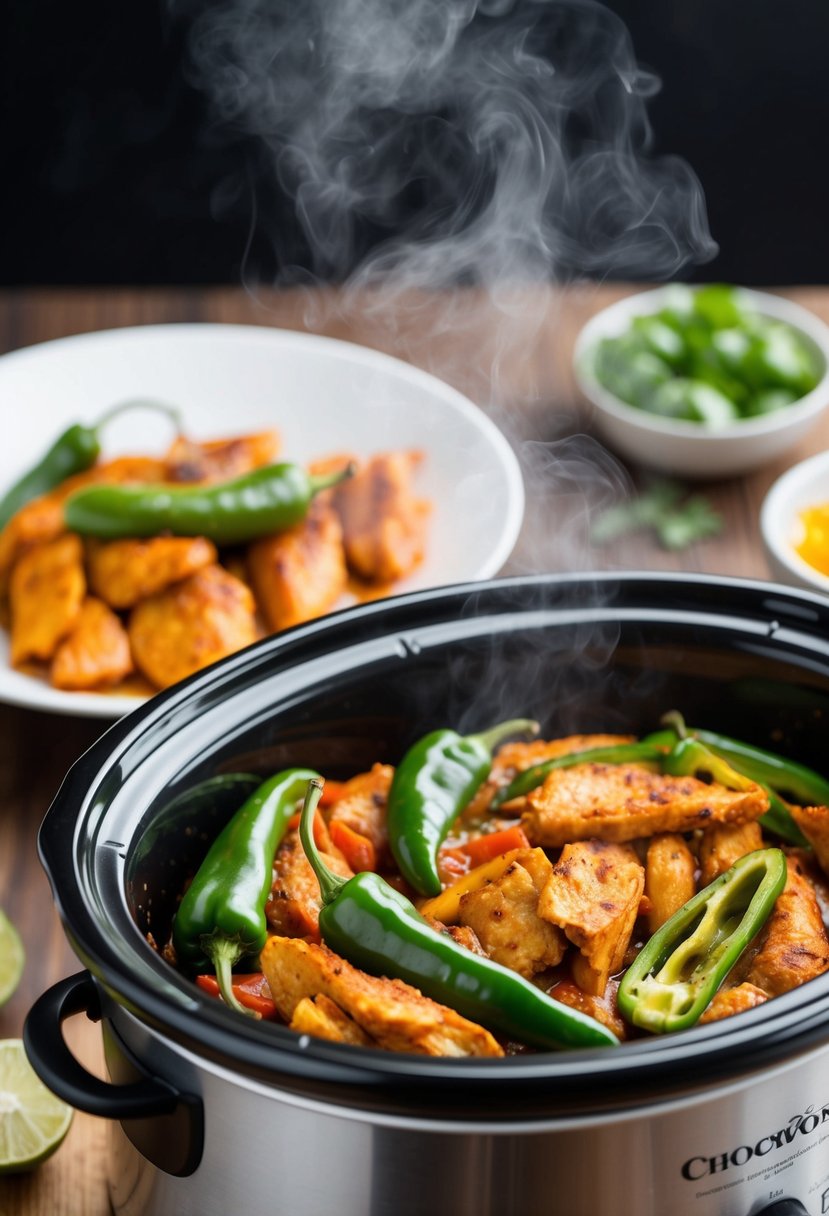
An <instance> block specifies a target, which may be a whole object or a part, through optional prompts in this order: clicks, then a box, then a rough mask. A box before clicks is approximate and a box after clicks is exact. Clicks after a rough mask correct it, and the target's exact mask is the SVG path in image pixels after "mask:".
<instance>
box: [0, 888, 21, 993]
mask: <svg viewBox="0 0 829 1216" xmlns="http://www.w3.org/2000/svg"><path fill="white" fill-rule="evenodd" d="M25 961H26V955H25V953H24V950H23V943H22V941H21V940H20V934H19V933H18V932H17V930H16V929H15V927H14V925H13V924H12V923H11V921H10V920H9V918H8V916H6V914H5V912H3V911H2V910H0V1005H5V1003H6V1001H7V1000H8V999H9V997H10V996H11V995H12V993H13V992H14V990H15V988H16V987H17V985H18V984H19V983H20V977H21V975H22V974H23V964H24V963H25Z"/></svg>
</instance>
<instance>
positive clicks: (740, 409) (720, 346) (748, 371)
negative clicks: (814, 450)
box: [591, 285, 823, 429]
mask: <svg viewBox="0 0 829 1216" xmlns="http://www.w3.org/2000/svg"><path fill="white" fill-rule="evenodd" d="M591 358H592V364H593V371H594V374H595V376H596V378H597V379H598V381H599V383H600V384H602V385H603V386H604V387H605V388H606V389H608V390H609V391H610V392H612V393H614V394H615V395H616V396H617V397H619V398H620V399H621V400H622V401H625V402H627V404H628V405H633V406H635V407H637V408H638V409H642V410H646V411H647V412H648V413H651V414H657V415H660V416H662V417H664V418H673V419H683V420H685V421H688V422H696V423H699V424H700V425H701V426H706V427H710V428H712V429H716V428H718V427H723V426H728V425H729V424H730V423H733V422H739V421H740V420H741V419H747V418H758V417H761V416H762V415H764V414H770V413H773V412H775V411H777V410H780V409H785V407H786V406H788V405H791V404H792V403H793V402H795V401H797V400H799V399H800V398H801V397H804V396H806V394H807V393H809V392H811V390H812V389H813V388H814V387H815V386H816V384H817V383H818V381H819V380H820V377H821V375H822V374H823V366H822V361H821V358H820V356H819V354H818V352H817V351H816V349H815V348H814V347H813V345H812V344H811V343H810V341H809V340H808V338H806V336H805V335H804V334H802V333H800V331H799V330H797V329H795V328H794V327H793V326H791V325H788V324H787V323H786V322H784V321H778V320H776V319H775V318H772V317H766V316H763V315H761V314H760V313H758V312H755V311H754V310H753V309H752V308H751V307H749V306H748V305H747V304H746V303H744V301H743V299H742V298H741V295H740V292H739V290H738V289H736V288H733V287H726V286H719V285H715V286H710V287H703V288H700V289H698V290H696V291H693V290H691V289H690V288H688V287H684V286H680V285H677V286H675V287H673V288H672V289H670V292H669V294H668V298H667V301H666V303H665V305H664V306H663V307H662V308H661V309H660V310H659V311H658V312H655V313H650V314H644V315H639V316H636V317H634V318H633V320H632V322H631V324H630V326H629V327H628V329H627V331H626V332H625V333H622V334H620V335H618V336H617V337H608V338H603V339H602V340H601V341H600V342H599V343H598V344H597V346H596V347H595V349H594V351H593V352H592V356H591Z"/></svg>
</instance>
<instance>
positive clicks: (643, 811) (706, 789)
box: [522, 764, 769, 846]
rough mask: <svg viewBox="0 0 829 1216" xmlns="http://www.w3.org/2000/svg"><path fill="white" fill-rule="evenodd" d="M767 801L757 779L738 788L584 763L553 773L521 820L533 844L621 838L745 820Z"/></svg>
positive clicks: (535, 793) (531, 799)
mask: <svg viewBox="0 0 829 1216" xmlns="http://www.w3.org/2000/svg"><path fill="white" fill-rule="evenodd" d="M768 807H769V802H768V798H767V796H766V794H765V793H764V791H763V790H762V789H761V788H760V786H759V785H752V786H751V787H750V788H749V789H747V790H739V791H736V790H728V789H726V788H725V787H724V786H722V785H717V784H715V783H712V784H710V785H707V784H706V783H705V782H704V781H698V780H697V778H696V777H669V776H663V775H662V774H660V773H650V772H648V771H647V770H646V769H644V768H642V767H639V766H637V765H632V764H580V765H576V766H575V767H574V768H563V769H556V770H554V771H553V772H552V773H549V774H548V775H547V777H546V779H545V781H544V784H543V785H542V786H540V787H539V788H538V789H536V790H533V791H532V792H531V793H529V794H528V795H527V810H526V811H525V812H524V814H523V816H522V822H523V825H524V828H525V830H526V833H527V835H528V836H529V838H530V840H531V841H532V842H533V844H540V845H545V846H560V845H564V844H567V842H568V841H572V840H588V839H589V838H590V837H599V838H601V839H602V840H608V841H617V842H618V841H625V840H636V839H638V838H639V837H641V836H653V835H654V834H655V833H657V832H690V831H691V830H692V829H694V828H702V827H707V826H709V825H710V824H713V823H747V822H749V821H750V820H753V819H759V818H760V816H761V815H762V814H763V813H764V812H765V811H767V810H768Z"/></svg>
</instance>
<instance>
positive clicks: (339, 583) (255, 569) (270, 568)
mask: <svg viewBox="0 0 829 1216" xmlns="http://www.w3.org/2000/svg"><path fill="white" fill-rule="evenodd" d="M248 571H249V574H250V581H251V585H252V587H253V590H254V593H255V595H256V599H257V602H258V604H259V607H260V609H261V611H262V615H263V617H264V618H265V623H266V624H267V626H268V628H269V629H272V630H278V629H288V628H289V627H290V626H291V625H299V624H301V622H302V621H310V620H312V619H313V618H314V617H318V616H322V615H323V613H325V612H329V611H330V610H331V609H332V608H333V607H334V605H335V604H336V602H337V600H338V599H339V598H340V596H341V595H342V593H343V591H344V590H345V587H346V583H347V581H348V572H347V570H346V568H345V551H344V549H343V534H342V527H341V526H340V521H339V517H338V516H337V513H336V511H334V509H333V508H332V507H330V506H328V505H326V503H324V502H319V501H314V502H312V504H311V507H310V510H309V511H308V514H307V515H306V517H305V519H304V520H303V521H302V523H300V524H296V526H295V527H293V528H288V529H287V531H285V532H279V533H277V534H276V535H275V536H264V537H262V539H261V540H257V541H255V542H254V543H253V544H252V545H251V546H250V549H249V550H248Z"/></svg>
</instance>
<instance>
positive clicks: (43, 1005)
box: [23, 971, 181, 1119]
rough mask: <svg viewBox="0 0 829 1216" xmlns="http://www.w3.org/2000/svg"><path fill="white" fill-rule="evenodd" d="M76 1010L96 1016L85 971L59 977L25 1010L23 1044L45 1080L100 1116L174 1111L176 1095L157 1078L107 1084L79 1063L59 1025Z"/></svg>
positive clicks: (95, 1001) (97, 1005) (95, 995)
mask: <svg viewBox="0 0 829 1216" xmlns="http://www.w3.org/2000/svg"><path fill="white" fill-rule="evenodd" d="M76 1013H86V1014H87V1016H88V1017H90V1018H91V1019H92V1020H93V1021H97V1020H98V1019H99V1018H100V1016H101V1008H100V1002H99V999H98V990H97V989H96V987H95V984H94V983H93V981H92V976H91V975H90V974H89V972H88V971H80V972H78V974H77V975H70V976H69V977H68V978H67V979H65V980H60V981H59V982H58V983H57V984H54V985H53V986H52V987H51V988H48V989H47V990H46V992H44V993H43V995H42V996H40V997H38V999H37V1000H36V1001H35V1003H34V1005H33V1006H32V1008H31V1009H30V1010H29V1014H28V1017H27V1018H26V1022H25V1025H24V1027H23V1043H24V1045H25V1048H26V1055H27V1056H28V1057H29V1061H30V1062H31V1065H32V1068H34V1070H35V1072H36V1073H37V1075H38V1076H39V1077H40V1079H41V1081H43V1083H44V1085H47V1086H48V1087H49V1089H51V1090H52V1092H53V1093H56V1094H57V1095H58V1097H59V1098H63V1100H64V1102H68V1103H69V1105H70V1106H74V1107H76V1108H77V1109H78V1110H82V1111H85V1112H86V1113H87V1114H89V1115H102V1116H103V1117H104V1118H105V1119H141V1118H145V1117H146V1116H148V1115H166V1114H169V1113H171V1112H172V1111H174V1110H175V1108H176V1104H177V1103H178V1101H179V1099H180V1097H181V1095H180V1094H179V1093H178V1092H177V1091H176V1090H175V1089H174V1088H173V1087H172V1086H171V1085H168V1084H167V1083H166V1082H165V1081H161V1080H159V1079H158V1078H157V1077H149V1076H148V1077H147V1078H146V1080H143V1081H136V1082H134V1083H132V1084H130V1085H111V1084H110V1083H109V1082H108V1081H101V1080H99V1079H98V1077H95V1076H93V1075H92V1073H91V1072H88V1071H87V1070H86V1069H85V1068H84V1067H83V1065H82V1064H79V1063H78V1061H77V1060H76V1059H75V1057H74V1056H73V1055H72V1052H71V1051H70V1050H69V1048H68V1047H67V1045H66V1041H65V1040H64V1037H63V1034H62V1033H61V1024H62V1023H63V1022H64V1021H65V1020H66V1019H67V1018H70V1017H73V1016H74V1015H75V1014H76Z"/></svg>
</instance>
